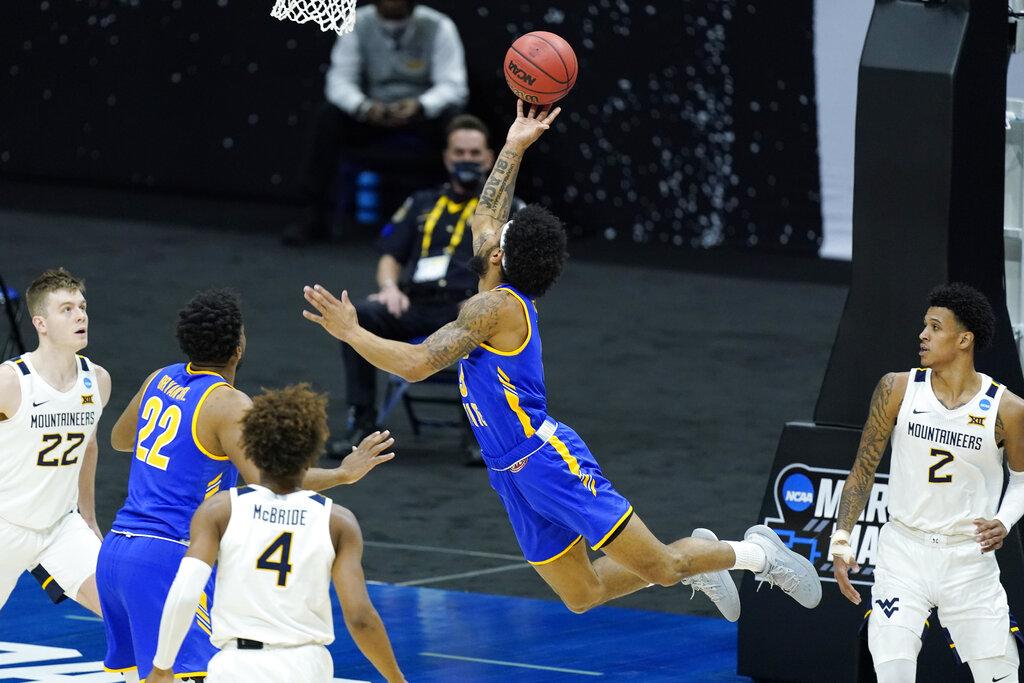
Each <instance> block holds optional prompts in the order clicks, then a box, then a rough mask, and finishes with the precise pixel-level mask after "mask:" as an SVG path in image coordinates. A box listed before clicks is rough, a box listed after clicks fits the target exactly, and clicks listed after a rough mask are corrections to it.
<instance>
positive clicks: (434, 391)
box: [377, 337, 483, 465]
mask: <svg viewBox="0 0 1024 683" xmlns="http://www.w3.org/2000/svg"><path fill="white" fill-rule="evenodd" d="M424 339H426V337H417V338H415V339H411V340H409V343H410V344H419V343H420V342H422V341H423V340H424ZM414 386H415V387H416V388H415V389H412V387H414ZM410 389H412V392H411V393H410ZM399 402H401V403H402V407H403V408H405V414H406V416H407V417H408V418H409V425H410V426H411V427H412V433H413V434H414V435H415V436H419V435H420V433H421V431H422V429H423V428H424V427H428V428H441V429H458V430H459V431H460V436H461V439H460V449H461V451H462V453H463V456H464V458H465V461H466V464H467V465H479V464H483V459H482V458H481V456H480V446H479V445H478V444H477V442H476V437H474V436H473V431H472V429H471V428H470V426H469V419H468V417H467V416H466V410H465V408H463V405H462V398H461V397H460V396H459V371H458V368H457V367H456V366H452V367H449V368H445V369H444V370H441V371H440V372H436V373H434V374H433V375H431V376H430V377H428V378H427V379H425V380H423V381H421V382H416V383H415V384H411V383H410V382H407V381H405V380H404V379H402V378H401V377H399V376H398V375H392V374H388V378H387V388H386V389H385V390H384V398H383V399H382V400H381V402H380V407H379V408H378V409H377V424H385V422H384V420H385V418H387V416H388V415H389V414H390V413H391V411H392V410H394V409H395V407H396V406H397V405H398V403H399ZM417 404H422V405H446V406H452V407H453V408H454V409H455V412H456V413H457V414H456V415H452V416H451V417H425V416H423V415H422V414H419V413H417V412H416V405H417Z"/></svg>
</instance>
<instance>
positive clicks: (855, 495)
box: [828, 372, 910, 605]
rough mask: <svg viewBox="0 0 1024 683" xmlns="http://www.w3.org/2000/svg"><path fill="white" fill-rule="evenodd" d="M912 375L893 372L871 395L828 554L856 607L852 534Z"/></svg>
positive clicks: (840, 587) (841, 588)
mask: <svg viewBox="0 0 1024 683" xmlns="http://www.w3.org/2000/svg"><path fill="white" fill-rule="evenodd" d="M909 374H910V373H906V372H900V373H896V372H890V373H889V374H887V375H886V376H885V377H883V378H882V379H881V380H879V382H878V386H876V387H875V393H874V394H873V395H872V396H871V408H870V411H869V413H868V419H867V422H865V423H864V431H863V432H862V433H861V436H860V447H858V448H857V459H856V460H855V461H854V463H853V467H852V468H851V469H850V476H848V477H847V478H846V484H845V485H844V486H843V497H842V498H841V499H840V501H839V515H838V521H837V524H836V531H835V533H834V534H832V542H831V543H830V544H829V550H828V555H829V558H830V559H831V560H832V573H833V574H834V575H835V578H836V582H837V583H838V584H839V590H840V591H841V592H842V594H843V595H844V596H846V598H847V600H849V601H850V602H852V603H853V604H855V605H859V604H860V600H861V598H860V593H858V592H857V589H856V588H854V587H853V584H852V583H851V582H850V578H849V576H848V572H849V571H850V569H851V568H852V569H853V570H854V571H859V570H860V567H859V566H858V565H857V564H856V562H855V561H854V556H853V550H852V548H850V531H852V530H853V525H854V524H856V523H857V518H858V517H860V513H861V511H862V510H863V509H864V504H865V503H866V502H867V500H868V496H869V495H870V494H871V487H872V486H873V485H874V483H875V470H876V469H878V463H879V461H881V459H882V455H883V454H884V453H885V446H886V444H887V443H888V442H889V436H890V435H891V434H892V429H893V426H895V424H896V417H897V416H898V415H899V412H900V404H901V403H903V395H904V394H905V393H906V391H907V378H908V377H909Z"/></svg>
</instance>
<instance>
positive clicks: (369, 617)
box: [331, 505, 405, 683]
mask: <svg viewBox="0 0 1024 683" xmlns="http://www.w3.org/2000/svg"><path fill="white" fill-rule="evenodd" d="M331 538H332V540H333V541H334V551H335V553H336V554H335V558H334V567H333V568H332V570H331V574H332V577H333V579H334V590H335V591H336V592H337V593H338V600H339V601H340V602H341V611H342V614H343V615H344V617H345V627H346V628H347V629H348V632H349V633H350V634H352V640H354V641H355V643H356V646H357V647H358V648H359V651H360V652H362V653H363V655H364V656H365V657H366V658H367V659H368V660H370V663H371V664H373V665H374V666H375V667H376V668H377V671H379V672H380V674H381V675H382V676H384V678H386V679H387V680H388V683H401V682H403V681H405V676H403V675H402V670H401V669H400V668H399V667H398V662H397V661H396V660H395V653H394V651H393V650H392V649H391V641H390V639H388V633H387V630H386V629H385V628H384V622H383V621H381V618H380V615H379V614H378V613H377V610H376V609H374V607H373V603H372V602H370V595H369V593H367V592H366V577H365V576H364V575H363V534H362V532H361V531H360V529H359V522H357V521H356V518H355V515H353V514H352V513H351V512H350V511H349V510H346V509H345V508H343V507H341V506H339V505H335V506H334V507H333V509H332V510H331Z"/></svg>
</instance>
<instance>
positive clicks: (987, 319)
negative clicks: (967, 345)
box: [928, 282, 996, 349]
mask: <svg viewBox="0 0 1024 683" xmlns="http://www.w3.org/2000/svg"><path fill="white" fill-rule="evenodd" d="M928 306H930V307H931V306H934V307H936V308H948V309H949V310H951V311H953V315H955V316H956V319H957V320H958V321H959V322H960V324H961V325H962V326H963V327H964V329H966V330H967V331H968V332H970V333H972V334H973V335H974V348H976V349H987V348H988V347H989V345H990V344H991V343H992V337H993V336H994V335H995V332H996V314H995V313H993V312H992V304H990V303H989V301H988V297H986V296H985V295H984V294H982V293H981V292H979V291H978V290H977V289H975V288H974V287H971V286H970V285H965V284H964V283H962V282H950V283H949V284H948V285H939V286H938V287H936V288H935V289H933V290H932V291H931V293H930V294H929V295H928Z"/></svg>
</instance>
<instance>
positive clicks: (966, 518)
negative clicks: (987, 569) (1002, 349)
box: [888, 369, 1006, 536]
mask: <svg viewBox="0 0 1024 683" xmlns="http://www.w3.org/2000/svg"><path fill="white" fill-rule="evenodd" d="M978 374H979V376H980V377H981V389H980V390H979V391H978V393H977V395H976V396H974V398H972V399H971V400H970V401H968V402H967V403H966V404H965V405H963V406H961V407H959V408H957V409H955V410H947V409H946V407H945V406H943V405H942V404H941V403H940V402H939V399H937V398H936V397H935V394H934V392H933V391H932V382H931V380H932V371H931V370H924V369H918V370H912V371H911V372H910V377H909V378H908V380H907V393H906V394H905V395H904V397H903V404H902V405H901V406H900V414H899V417H898V418H897V419H896V428H895V430H894V431H893V433H892V465H891V469H890V473H889V487H888V488H889V492H888V508H889V517H890V518H891V519H895V520H896V521H898V522H900V523H901V524H903V525H905V526H908V527H911V528H913V529H918V530H921V531H927V532H931V533H937V534H951V535H965V536H973V535H974V533H975V530H974V524H973V520H974V519H975V518H978V517H983V518H985V519H991V518H992V517H993V516H994V515H995V514H996V510H997V508H998V506H999V496H1000V494H1001V493H1002V488H1003V449H1002V448H1000V447H999V446H998V445H997V444H996V437H995V427H996V415H997V414H998V412H999V401H1000V400H1001V399H1002V397H1003V393H1004V392H1005V391H1006V387H1004V386H1002V385H1001V384H999V383H998V382H995V381H993V380H992V378H991V377H989V376H987V375H983V374H981V373H978Z"/></svg>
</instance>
